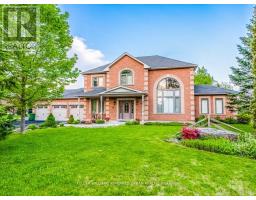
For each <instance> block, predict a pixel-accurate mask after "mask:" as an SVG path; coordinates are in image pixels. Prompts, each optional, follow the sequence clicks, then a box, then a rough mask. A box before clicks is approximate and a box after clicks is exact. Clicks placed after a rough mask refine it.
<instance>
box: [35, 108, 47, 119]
mask: <svg viewBox="0 0 256 200" xmlns="http://www.w3.org/2000/svg"><path fill="white" fill-rule="evenodd" d="M35 114H36V120H38V121H44V120H45V119H46V118H47V117H48V115H49V114H50V111H49V109H48V106H46V105H38V106H37V107H36V109H35Z"/></svg>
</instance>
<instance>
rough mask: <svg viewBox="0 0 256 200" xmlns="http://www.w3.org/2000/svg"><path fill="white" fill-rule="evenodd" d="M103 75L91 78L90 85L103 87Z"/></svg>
mask: <svg viewBox="0 0 256 200" xmlns="http://www.w3.org/2000/svg"><path fill="white" fill-rule="evenodd" d="M103 80H104V79H103V77H102V76H97V77H93V78H92V86H93V87H103V86H104V84H103Z"/></svg>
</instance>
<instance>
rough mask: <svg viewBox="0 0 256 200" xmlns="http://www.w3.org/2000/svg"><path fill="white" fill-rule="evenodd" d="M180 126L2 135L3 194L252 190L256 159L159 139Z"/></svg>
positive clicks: (0, 169)
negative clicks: (212, 151) (213, 151)
mask: <svg viewBox="0 0 256 200" xmlns="http://www.w3.org/2000/svg"><path fill="white" fill-rule="evenodd" d="M179 130H180V127H179V126H140V125H136V126H120V127H115V128H97V129H79V128H65V127H64V128H56V129H44V130H35V131H31V132H30V133H29V134H26V135H13V136H10V137H9V138H8V139H7V140H5V141H1V142H0V162H1V164H0V195H256V160H252V159H247V158H240V157H235V156H228V155H222V154H216V153H211V152H205V151H200V150H197V149H192V148H187V147H183V146H181V145H176V144H173V143H167V142H164V141H163V139H165V138H169V137H171V136H173V135H174V134H175V133H176V132H177V131H179Z"/></svg>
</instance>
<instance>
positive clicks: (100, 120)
mask: <svg viewBox="0 0 256 200" xmlns="http://www.w3.org/2000/svg"><path fill="white" fill-rule="evenodd" d="M95 123H96V124H104V123H105V121H104V120H103V119H96V121H95Z"/></svg>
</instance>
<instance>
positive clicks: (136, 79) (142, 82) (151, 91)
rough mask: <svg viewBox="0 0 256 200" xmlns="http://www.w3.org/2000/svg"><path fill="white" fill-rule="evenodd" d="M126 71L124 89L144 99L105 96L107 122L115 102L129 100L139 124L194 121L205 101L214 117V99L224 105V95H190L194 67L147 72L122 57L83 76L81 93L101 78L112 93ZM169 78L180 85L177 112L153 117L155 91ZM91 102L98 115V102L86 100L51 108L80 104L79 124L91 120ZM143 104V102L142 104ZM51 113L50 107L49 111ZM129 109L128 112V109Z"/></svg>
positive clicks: (115, 112) (59, 101)
mask: <svg viewBox="0 0 256 200" xmlns="http://www.w3.org/2000/svg"><path fill="white" fill-rule="evenodd" d="M127 69H128V70H130V71H131V72H132V74H133V81H132V84H130V85H125V86H124V87H125V88H131V89H134V90H136V91H140V92H143V94H145V95H140V96H106V97H103V98H104V104H103V105H104V108H105V109H104V115H105V117H108V118H110V120H118V119H119V102H120V101H121V100H129V101H132V102H134V103H132V104H133V109H134V119H138V120H143V121H182V122H187V121H194V120H195V118H197V117H199V116H200V115H201V114H200V113H201V112H200V109H201V106H200V102H201V101H200V99H201V98H208V99H209V104H210V109H209V110H210V114H211V115H212V116H216V114H215V112H214V110H215V105H214V102H215V98H223V100H224V105H226V104H227V97H226V95H222V96H217V95H215V96H214V95H211V96H195V91H194V66H191V67H184V68H182V67H179V68H172V69H170V68H169V69H155V70H154V69H150V68H148V66H147V65H146V64H144V63H142V62H140V61H139V60H137V59H136V58H134V57H132V56H129V55H124V56H122V57H120V58H119V59H117V60H116V61H114V63H112V64H111V65H110V66H109V67H108V68H106V69H105V70H104V71H102V72H97V73H94V74H93V73H92V74H84V91H85V92H87V91H91V90H93V89H94V88H93V85H92V80H93V77H103V85H102V86H101V87H105V88H106V90H109V89H113V88H116V87H119V86H120V73H121V72H122V71H123V70H127ZM167 77H171V78H174V79H175V80H177V81H178V83H179V85H180V99H181V101H180V102H181V112H180V113H178V114H177V113H176V114H164V113H161V114H160V113H157V109H156V105H157V103H156V100H157V97H156V88H157V85H158V83H159V81H161V80H163V79H164V78H167ZM92 99H96V100H97V111H99V108H98V107H99V106H100V98H99V96H98V97H97V96H96V97H86V98H81V99H80V102H79V100H78V99H56V100H54V101H53V102H52V103H51V105H53V104H66V105H69V104H70V103H80V104H82V105H84V108H83V111H84V119H83V120H82V121H91V120H92V103H91V102H92ZM142 100H144V101H142ZM49 109H50V110H49V111H50V112H51V109H52V107H51V106H50V107H49ZM130 109H131V108H130ZM233 114H234V113H231V112H229V111H228V110H227V109H226V108H224V113H223V114H222V115H219V116H220V117H221V118H225V117H227V116H232V115H233Z"/></svg>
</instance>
